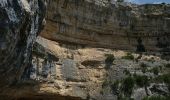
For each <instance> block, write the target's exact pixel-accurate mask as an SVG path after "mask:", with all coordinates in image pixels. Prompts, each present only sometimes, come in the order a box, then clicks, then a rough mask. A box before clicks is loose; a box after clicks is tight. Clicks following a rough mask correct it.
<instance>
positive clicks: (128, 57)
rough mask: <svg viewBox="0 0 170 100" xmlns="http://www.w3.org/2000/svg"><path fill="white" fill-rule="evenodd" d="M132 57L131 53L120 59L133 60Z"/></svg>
mask: <svg viewBox="0 0 170 100" xmlns="http://www.w3.org/2000/svg"><path fill="white" fill-rule="evenodd" d="M134 58H135V57H134V56H133V55H132V53H127V54H126V55H125V56H123V57H122V59H127V60H134Z"/></svg>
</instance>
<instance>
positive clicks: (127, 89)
mask: <svg viewBox="0 0 170 100" xmlns="http://www.w3.org/2000/svg"><path fill="white" fill-rule="evenodd" d="M134 85H135V82H134V79H133V78H132V77H131V76H129V77H127V78H125V79H124V80H123V83H122V91H123V92H124V94H125V95H128V96H129V95H131V94H132V90H133V87H134Z"/></svg>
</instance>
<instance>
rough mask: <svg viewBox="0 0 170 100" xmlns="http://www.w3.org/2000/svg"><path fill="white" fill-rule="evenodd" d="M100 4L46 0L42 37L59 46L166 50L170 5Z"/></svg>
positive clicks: (79, 0) (89, 1) (75, 0)
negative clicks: (44, 24) (56, 42)
mask: <svg viewBox="0 0 170 100" xmlns="http://www.w3.org/2000/svg"><path fill="white" fill-rule="evenodd" d="M102 1H103V0H101V1H98V0H96V1H95V0H94V1H91V0H53V1H51V0H50V1H48V4H49V6H48V11H47V17H46V18H47V26H46V28H45V30H44V31H43V32H42V34H41V35H42V36H43V37H45V38H48V39H51V40H55V41H60V42H62V43H64V42H66V43H73V44H81V45H83V46H94V47H105V48H116V49H128V50H133V51H135V50H138V51H145V50H147V51H158V50H162V48H164V49H165V48H168V47H169V44H170V41H169V39H168V38H169V32H170V30H169V28H168V26H169V23H170V6H169V5H166V4H158V5H149V4H148V5H140V6H139V5H133V4H128V3H114V4H113V3H109V2H107V0H104V1H103V2H102ZM137 48H138V49H137ZM160 48H161V49H160Z"/></svg>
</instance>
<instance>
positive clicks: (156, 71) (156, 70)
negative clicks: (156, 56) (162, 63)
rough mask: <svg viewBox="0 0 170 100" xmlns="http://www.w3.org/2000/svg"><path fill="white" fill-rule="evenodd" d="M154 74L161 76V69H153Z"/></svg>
mask: <svg viewBox="0 0 170 100" xmlns="http://www.w3.org/2000/svg"><path fill="white" fill-rule="evenodd" d="M152 72H153V73H154V74H155V75H158V74H159V68H158V67H155V68H153V69H152Z"/></svg>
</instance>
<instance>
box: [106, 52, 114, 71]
mask: <svg viewBox="0 0 170 100" xmlns="http://www.w3.org/2000/svg"><path fill="white" fill-rule="evenodd" d="M105 56H106V59H105V63H106V69H109V68H110V66H111V65H112V64H113V61H114V60H115V57H114V55H113V54H106V55H105Z"/></svg>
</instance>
